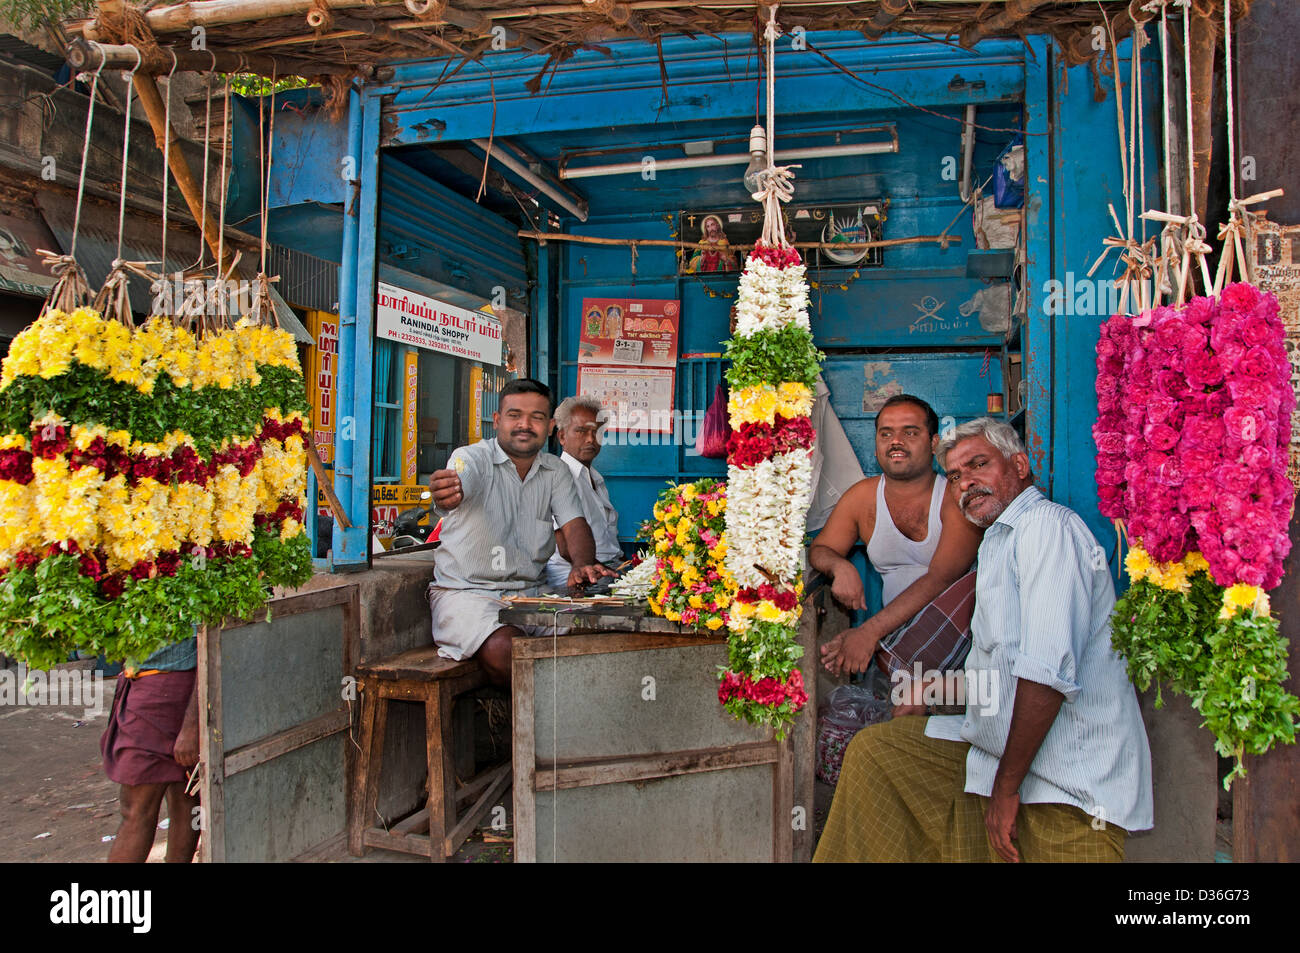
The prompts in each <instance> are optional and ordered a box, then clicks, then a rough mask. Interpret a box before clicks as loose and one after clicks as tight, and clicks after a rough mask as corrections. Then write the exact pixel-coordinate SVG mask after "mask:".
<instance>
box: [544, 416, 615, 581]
mask: <svg viewBox="0 0 1300 953" xmlns="http://www.w3.org/2000/svg"><path fill="white" fill-rule="evenodd" d="M606 416H607V415H606V413H605V411H604V409H603V408H602V407H601V406H600V401H598V400H597V399H596V398H594V397H584V396H578V397H566V398H565V399H564V400H562V401H561V402H560V406H559V407H557V408H555V437H556V439H557V440H559V442H560V447H561V448H562V449H563V453H561V454H560V459H561V460H563V461H564V462H565V463H566V464H568V466H569V470H570V472H572V473H573V482H574V483H575V484H576V485H577V487H578V502H579V503H580V504H581V505H582V515H583V516H585V517H586V519H587V524H588V525H589V526H590V527H591V534H592V536H593V537H594V538H595V540H596V561H597V562H600V563H607V562H610V561H612V560H621V559H622V557H623V548H622V547H621V546H620V545H619V542H618V511H617V510H615V509H614V505H613V504H612V503H611V502H610V501H609V489H608V488H607V487H606V486H605V478H604V477H603V476H601V475H600V473H599V471H597V470H596V468H595V467H593V466H592V465H591V464H592V461H594V460H595V459H596V456H597V454H599V453H600V428H601V425H602V424H603V423H604V422H605V418H606ZM571 568H572V567H571V566H570V565H569V563H568V561H567V560H565V558H564V556H563V555H562V554H561V553H560V551H559V549H558V548H557V549H556V551H555V554H554V555H553V556H551V558H550V561H549V562H547V564H546V584H547V586H548V587H550V589H551V591H553V592H564V591H565V587H566V586H567V585H568V579H569V570H570V569H571Z"/></svg>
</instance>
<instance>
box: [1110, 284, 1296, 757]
mask: <svg viewBox="0 0 1300 953" xmlns="http://www.w3.org/2000/svg"><path fill="white" fill-rule="evenodd" d="M1097 401H1098V420H1097V423H1096V425H1095V426H1094V427H1093V437H1094V440H1095V442H1096V444H1097V450H1098V455H1097V486H1098V497H1099V501H1100V509H1101V512H1102V514H1103V515H1104V516H1107V517H1109V518H1111V519H1115V520H1122V521H1123V523H1124V526H1125V528H1126V531H1127V534H1128V536H1129V537H1130V539H1131V540H1132V542H1133V547H1132V549H1131V550H1130V551H1129V554H1128V556H1127V558H1126V560H1125V566H1126V568H1127V570H1128V573H1129V578H1130V581H1131V583H1132V584H1131V586H1130V588H1129V590H1128V591H1127V592H1126V593H1125V595H1124V596H1123V598H1121V599H1120V600H1119V603H1118V604H1117V605H1116V611H1115V617H1114V620H1113V626H1112V628H1113V633H1114V643H1115V647H1116V648H1117V649H1118V650H1119V651H1120V652H1122V653H1123V654H1124V655H1125V656H1126V658H1127V660H1128V668H1129V675H1130V677H1131V678H1132V679H1133V682H1134V684H1136V685H1137V686H1138V687H1139V688H1143V689H1145V688H1146V687H1148V686H1149V685H1150V684H1151V682H1152V681H1155V682H1156V684H1157V698H1158V699H1159V686H1160V683H1161V682H1168V683H1169V685H1170V687H1171V688H1172V689H1173V690H1174V691H1175V692H1178V693H1183V694H1187V695H1189V696H1190V698H1191V700H1192V704H1193V705H1194V706H1195V707H1196V709H1197V710H1198V711H1199V712H1200V713H1201V714H1202V716H1203V717H1204V718H1205V726H1206V727H1208V728H1209V729H1210V730H1211V731H1212V732H1214V735H1215V739H1216V747H1217V748H1218V750H1219V752H1220V753H1221V754H1223V755H1225V756H1227V755H1232V756H1234V757H1235V758H1236V759H1237V765H1236V767H1235V769H1234V771H1233V773H1232V774H1231V775H1229V779H1228V780H1229V781H1230V780H1231V778H1232V777H1234V776H1238V775H1240V774H1242V773H1244V771H1243V770H1242V765H1241V759H1242V757H1243V755H1245V754H1262V753H1263V752H1265V751H1267V750H1268V749H1269V747H1270V746H1271V745H1272V744H1273V743H1274V742H1275V741H1282V742H1288V743H1289V742H1292V741H1294V739H1295V716H1296V715H1297V714H1300V701H1298V700H1297V699H1296V698H1295V697H1294V696H1292V695H1290V694H1288V693H1287V692H1286V691H1285V690H1283V688H1282V682H1283V681H1285V679H1286V677H1287V668H1286V642H1285V640H1283V639H1281V638H1279V637H1278V634H1277V629H1278V623H1277V620H1276V619H1275V618H1273V616H1272V615H1271V612H1270V607H1269V602H1268V596H1267V594H1266V592H1265V590H1267V589H1272V588H1273V587H1275V586H1276V585H1277V584H1278V582H1279V581H1280V580H1281V578H1282V560H1283V558H1284V557H1285V556H1286V555H1287V553H1288V552H1289V551H1290V548H1291V544H1290V539H1289V537H1288V532H1287V531H1288V526H1289V524H1290V519H1291V511H1292V506H1293V503H1294V499H1295V493H1294V489H1293V488H1292V486H1291V483H1290V481H1289V480H1288V479H1287V477H1286V463H1287V443H1288V441H1289V439H1290V435H1291V413H1292V411H1293V409H1294V408H1295V394H1294V391H1293V390H1292V387H1291V365H1290V361H1289V360H1288V358H1287V354H1286V350H1285V347H1284V344H1283V331H1282V325H1281V322H1280V321H1279V319H1278V304H1277V299H1276V298H1275V297H1273V295H1271V294H1268V293H1265V292H1261V291H1259V290H1258V289H1256V288H1255V287H1253V286H1251V285H1249V284H1245V283H1239V284H1232V285H1229V286H1228V287H1227V288H1225V289H1224V290H1223V293H1222V296H1221V297H1219V298H1213V297H1208V298H1203V297H1198V298H1195V299H1193V300H1192V301H1191V302H1190V303H1189V304H1187V305H1185V306H1178V307H1171V306H1162V307H1158V308H1155V309H1153V310H1150V311H1147V312H1144V313H1143V314H1142V315H1140V316H1139V317H1136V318H1129V317H1125V316H1122V315H1116V316H1114V317H1112V318H1111V319H1110V320H1109V321H1107V322H1106V323H1105V324H1104V325H1102V329H1101V339H1100V341H1099V342H1098V345H1097Z"/></svg>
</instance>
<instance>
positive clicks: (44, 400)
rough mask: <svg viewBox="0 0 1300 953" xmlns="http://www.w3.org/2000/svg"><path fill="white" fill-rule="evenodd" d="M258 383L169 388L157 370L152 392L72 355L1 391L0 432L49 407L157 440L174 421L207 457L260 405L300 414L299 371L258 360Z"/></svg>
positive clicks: (256, 417) (250, 429)
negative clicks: (62, 365) (54, 370)
mask: <svg viewBox="0 0 1300 953" xmlns="http://www.w3.org/2000/svg"><path fill="white" fill-rule="evenodd" d="M258 373H260V374H261V377H262V380H261V383H259V384H257V385H243V386H240V387H232V388H229V389H222V388H220V387H205V388H203V389H201V390H197V391H196V390H191V389H189V388H178V387H176V386H175V385H174V384H173V383H172V381H171V378H170V377H169V376H167V375H166V374H160V375H158V378H157V379H156V380H155V381H154V389H153V393H152V394H142V393H141V392H140V391H139V390H138V389H136V387H135V386H133V385H131V384H123V383H119V382H118V381H114V380H112V379H111V378H110V377H109V376H108V375H107V374H105V373H104V372H103V371H100V370H97V369H95V368H92V367H87V366H86V365H84V364H78V363H76V362H74V363H73V364H72V366H71V367H69V368H68V370H67V372H66V373H64V374H61V375H59V376H58V377H54V378H50V379H48V380H47V379H45V378H41V377H34V376H26V375H24V376H22V377H18V378H15V379H14V381H13V382H12V383H11V384H10V385H9V386H8V387H6V388H5V389H4V390H3V391H0V432H3V433H26V432H27V431H28V429H29V428H30V426H31V422H32V421H33V420H37V419H39V418H41V417H43V416H44V415H45V414H46V413H47V412H49V411H54V412H55V413H56V414H58V415H59V416H60V417H63V418H65V419H66V420H68V421H69V422H71V423H73V424H81V425H82V426H90V425H92V424H103V425H104V426H105V427H108V428H109V429H110V430H127V431H129V432H130V433H131V436H132V437H133V438H134V439H136V440H140V441H144V442H148V443H157V442H159V441H161V440H162V439H163V438H164V437H165V436H166V435H167V433H168V432H169V430H171V429H173V428H179V429H181V430H183V431H185V432H186V433H188V434H189V435H190V436H191V437H193V439H194V446H195V449H196V450H197V451H198V453H199V455H200V456H201V457H204V458H206V457H207V456H208V455H209V454H211V452H212V451H213V450H215V449H216V448H217V447H219V446H220V445H221V443H222V441H223V440H226V439H229V438H233V437H250V436H252V435H253V434H255V433H257V431H258V430H259V429H260V428H261V424H262V415H263V412H264V411H265V409H266V408H269V407H275V408H279V410H280V412H281V413H282V414H286V415H287V414H289V413H292V412H293V411H295V410H296V411H300V412H302V413H304V414H305V413H307V411H308V404H307V390H306V385H305V383H304V381H303V378H302V375H301V374H299V373H296V372H295V371H293V370H292V369H290V368H287V367H272V366H270V365H265V364H264V365H262V366H260V367H259V368H258Z"/></svg>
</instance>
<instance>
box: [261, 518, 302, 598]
mask: <svg viewBox="0 0 1300 953" xmlns="http://www.w3.org/2000/svg"><path fill="white" fill-rule="evenodd" d="M253 561H254V562H255V563H256V564H257V571H258V572H259V573H261V575H262V578H263V580H264V581H265V582H266V583H268V584H269V585H272V586H286V587H288V588H290V589H297V588H298V587H299V586H301V585H302V584H303V583H304V582H306V581H307V580H308V579H310V578H311V574H312V568H311V541H310V540H309V539H308V536H307V534H306V533H299V534H298V535H297V536H294V537H292V538H290V539H289V540H288V541H284V542H282V541H281V540H280V534H279V533H278V532H272V531H270V530H266V529H263V528H262V527H260V526H259V527H258V528H257V529H256V530H254V534H253Z"/></svg>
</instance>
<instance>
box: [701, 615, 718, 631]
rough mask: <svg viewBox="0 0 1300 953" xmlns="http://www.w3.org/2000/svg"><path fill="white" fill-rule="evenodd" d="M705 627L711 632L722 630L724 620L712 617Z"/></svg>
mask: <svg viewBox="0 0 1300 953" xmlns="http://www.w3.org/2000/svg"><path fill="white" fill-rule="evenodd" d="M704 625H705V626H706V627H707V628H708V629H709V630H711V631H713V630H717V629H720V628H722V620H721V619H719V618H718V617H717V616H710V617H709V619H708V621H706V622H705V623H704Z"/></svg>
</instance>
